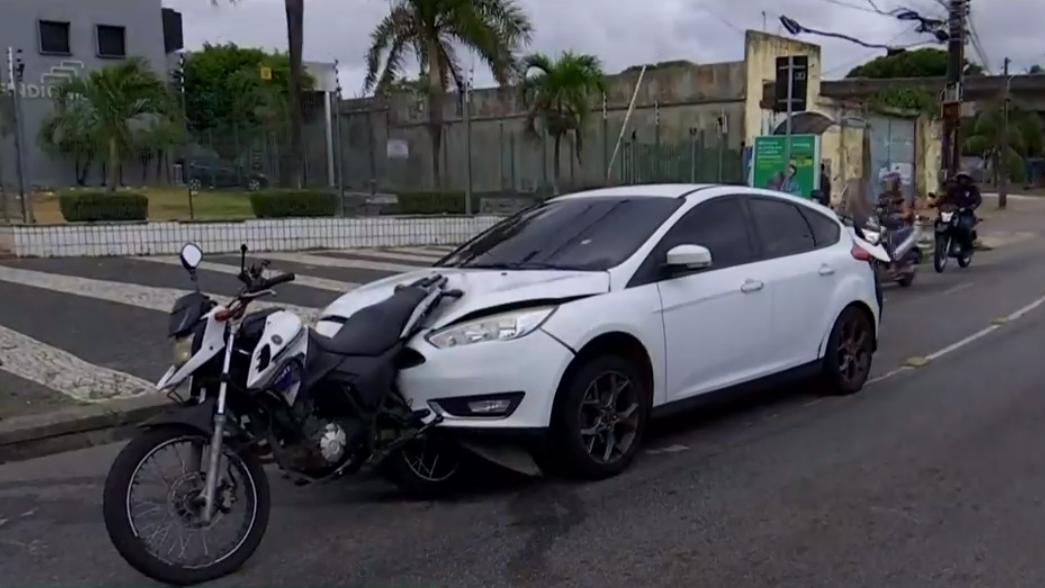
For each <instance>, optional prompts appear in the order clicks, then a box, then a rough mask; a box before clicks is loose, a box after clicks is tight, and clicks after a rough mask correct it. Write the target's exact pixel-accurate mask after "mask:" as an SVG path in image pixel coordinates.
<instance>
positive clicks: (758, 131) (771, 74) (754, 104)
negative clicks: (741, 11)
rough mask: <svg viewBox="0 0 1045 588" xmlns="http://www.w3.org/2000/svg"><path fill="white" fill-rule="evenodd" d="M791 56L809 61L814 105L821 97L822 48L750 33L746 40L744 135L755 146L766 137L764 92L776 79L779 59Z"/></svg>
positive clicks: (763, 34)
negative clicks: (767, 83) (763, 108)
mask: <svg viewBox="0 0 1045 588" xmlns="http://www.w3.org/2000/svg"><path fill="white" fill-rule="evenodd" d="M788 55H805V56H807V57H809V95H808V97H807V99H808V101H809V102H810V103H813V102H815V101H816V97H818V96H820V79H821V66H820V63H821V62H820V46H819V45H812V44H810V43H802V42H801V41H794V40H792V39H788V38H786V37H778V36H776V35H770V34H766V33H761V32H758V31H748V32H747V34H746V35H745V38H744V63H745V72H746V74H745V86H746V87H745V95H744V105H745V107H744V131H745V139H744V140H745V142H746V144H748V145H751V144H753V143H754V141H755V137H757V136H759V135H762V134H763V128H762V123H763V116H762V88H763V86H764V84H765V83H766V82H769V81H773V80H775V79H776V58H777V57H786V56H788Z"/></svg>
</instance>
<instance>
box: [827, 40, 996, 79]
mask: <svg viewBox="0 0 1045 588" xmlns="http://www.w3.org/2000/svg"><path fill="white" fill-rule="evenodd" d="M948 60H949V56H948V55H947V52H946V51H943V50H942V49H934V48H925V49H917V50H915V51H902V52H900V53H896V54H893V55H886V56H882V57H876V58H874V59H872V60H871V61H868V62H867V63H865V64H863V65H860V66H857V67H855V68H853V70H852V71H850V72H849V75H847V76H846V77H848V78H874V79H890V78H937V77H944V76H946V75H947V62H948ZM965 75H970V76H978V75H983V68H982V67H980V66H978V65H976V64H975V63H970V62H969V61H968V60H966V62H965Z"/></svg>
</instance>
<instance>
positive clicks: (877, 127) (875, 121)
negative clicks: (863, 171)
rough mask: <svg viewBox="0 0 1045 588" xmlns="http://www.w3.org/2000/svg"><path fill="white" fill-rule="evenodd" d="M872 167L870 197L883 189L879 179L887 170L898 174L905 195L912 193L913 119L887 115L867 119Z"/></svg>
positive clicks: (913, 188)
mask: <svg viewBox="0 0 1045 588" xmlns="http://www.w3.org/2000/svg"><path fill="white" fill-rule="evenodd" d="M867 122H868V124H869V125H870V128H869V129H868V133H870V145H871V157H870V163H871V167H870V169H869V170H868V173H867V178H868V180H867V181H868V186H867V187H868V190H867V194H868V197H869V198H872V199H873V198H876V197H877V196H878V195H879V194H881V192H882V180H883V179H884V178H885V175H886V174H888V173H890V172H897V173H899V174H900V180H901V184H902V186H903V193H904V196H906V197H907V198H914V196H915V174H916V168H915V153H916V150H915V147H916V145H915V121H914V120H911V119H903V118H894V117H887V116H871V117H869V118H868V121H867Z"/></svg>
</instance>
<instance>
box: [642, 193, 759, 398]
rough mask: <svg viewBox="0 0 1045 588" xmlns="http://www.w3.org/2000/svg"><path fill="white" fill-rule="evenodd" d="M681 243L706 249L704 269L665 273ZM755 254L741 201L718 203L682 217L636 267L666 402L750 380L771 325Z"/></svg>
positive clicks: (718, 200)
mask: <svg viewBox="0 0 1045 588" xmlns="http://www.w3.org/2000/svg"><path fill="white" fill-rule="evenodd" d="M682 244H692V245H702V246H704V247H707V248H708V250H709V251H710V252H711V259H712V265H711V267H710V268H707V269H704V270H700V271H697V272H693V273H687V274H682V275H666V274H664V273H663V263H664V261H665V259H666V255H667V252H668V250H669V249H671V248H672V247H675V246H676V245H682ZM756 253H757V252H756V249H755V242H754V236H753V235H752V234H751V231H750V230H749V224H748V222H747V220H746V216H745V212H744V208H743V205H742V203H741V201H740V198H739V197H736V196H723V197H718V198H714V199H712V200H708V201H706V202H703V203H700V204H698V205H697V206H695V207H694V208H693V209H692V210H690V211H689V212H688V213H686V214H685V215H684V216H682V217H681V218H680V219H679V220H678V222H677V223H676V224H675V225H674V226H673V227H672V228H671V230H670V231H668V233H667V234H666V235H665V236H664V238H663V239H662V241H661V242H660V243H659V244H658V246H657V247H656V248H654V250H653V253H652V254H651V255H650V257H649V258H648V259H647V261H646V263H645V264H644V266H643V268H640V270H639V271H640V274H637V276H639V275H641V272H642V271H643V269H645V270H646V274H645V275H646V276H649V277H651V279H655V280H656V281H657V288H658V291H659V294H660V301H661V318H662V320H663V322H664V342H665V349H666V352H665V358H666V362H665V363H666V365H665V371H666V374H667V377H666V384H667V386H666V388H667V397H668V400H669V401H671V400H679V399H682V398H687V397H690V396H695V395H697V394H701V393H704V392H708V391H712V390H716V389H719V388H724V387H727V386H730V385H732V384H735V383H738V382H742V381H745V380H747V379H750V377H752V374H753V373H754V371H755V368H753V364H754V363H757V358H758V356H759V355H760V354H761V353H762V351H761V350H762V348H763V344H764V338H763V334H764V331H765V328H766V326H767V325H768V323H769V318H770V317H769V312H770V298H769V292H767V291H766V290H765V287H764V281H762V280H761V277H760V276H759V275H757V273H756V272H754V271H753V265H752V264H753V262H755V261H756Z"/></svg>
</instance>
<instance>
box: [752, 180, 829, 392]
mask: <svg viewBox="0 0 1045 588" xmlns="http://www.w3.org/2000/svg"><path fill="white" fill-rule="evenodd" d="M747 205H748V210H749V211H750V214H751V219H752V221H753V223H754V226H755V233H756V235H757V236H758V244H759V252H760V259H761V260H762V263H761V264H760V265H763V266H764V267H763V271H764V273H763V275H764V276H765V281H766V285H767V288H768V290H769V291H770V292H771V296H770V298H771V301H772V302H771V304H772V321H771V327H770V329H769V332H768V333H767V341H768V343H769V350H768V352H767V357H768V358H770V360H771V371H772V372H777V371H783V370H786V369H790V368H792V367H796V366H799V365H802V364H804V363H808V362H811V361H814V360H815V359H816V358H817V354H818V352H819V347H820V339H821V338H822V335H823V330H822V329H821V328H820V324H821V323H822V322H823V320H822V315H823V314H824V309H825V308H828V307H829V303H830V301H831V296H832V293H833V291H834V290H835V286H834V282H836V280H837V278H838V275H837V273H836V271H837V269H838V268H836V267H834V265H835V263H834V261H835V260H833V259H831V256H830V254H829V253H828V252H829V249H825V248H817V242H816V238H815V236H814V231H813V228H812V226H811V225H810V223H809V221H808V220H807V218H806V216H805V215H804V214H803V212H802V210H801V209H802V208H804V207H803V206H802V205H801V204H797V203H793V202H789V201H788V200H787V199H785V198H776V197H771V196H752V197H750V198H749V199H748V200H747ZM810 213H811V214H817V213H815V212H813V211H810ZM835 242H837V235H835Z"/></svg>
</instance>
